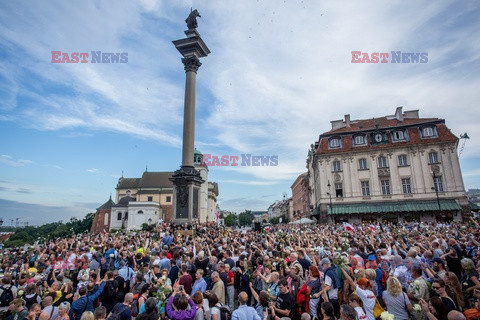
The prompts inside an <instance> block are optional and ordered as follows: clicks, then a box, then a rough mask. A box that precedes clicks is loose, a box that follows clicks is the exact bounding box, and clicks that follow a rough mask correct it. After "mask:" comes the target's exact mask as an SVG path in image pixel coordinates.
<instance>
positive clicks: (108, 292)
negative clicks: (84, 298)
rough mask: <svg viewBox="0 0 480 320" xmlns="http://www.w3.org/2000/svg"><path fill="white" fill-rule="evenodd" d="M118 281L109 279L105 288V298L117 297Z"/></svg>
mask: <svg viewBox="0 0 480 320" xmlns="http://www.w3.org/2000/svg"><path fill="white" fill-rule="evenodd" d="M117 286H118V284H117V282H116V281H115V280H110V281H107V283H106V284H105V289H104V290H103V296H104V298H108V299H115V297H116V296H117V290H116V289H117Z"/></svg>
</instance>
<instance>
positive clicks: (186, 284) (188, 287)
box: [178, 274, 193, 294]
mask: <svg viewBox="0 0 480 320" xmlns="http://www.w3.org/2000/svg"><path fill="white" fill-rule="evenodd" d="M192 283H193V279H192V276H191V275H189V274H185V275H183V276H182V277H181V278H180V281H178V284H179V285H183V290H185V292H186V293H187V294H190V293H192Z"/></svg>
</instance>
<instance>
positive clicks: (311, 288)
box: [307, 266, 322, 319]
mask: <svg viewBox="0 0 480 320" xmlns="http://www.w3.org/2000/svg"><path fill="white" fill-rule="evenodd" d="M308 271H309V272H308V274H309V276H308V277H307V294H308V295H310V303H309V308H308V310H309V311H308V313H309V314H310V316H311V317H312V319H318V317H317V311H318V310H317V309H318V304H319V302H320V299H321V297H320V296H319V295H318V293H319V292H320V291H321V290H322V282H321V281H320V272H319V271H318V268H317V267H315V266H310V267H309V268H308Z"/></svg>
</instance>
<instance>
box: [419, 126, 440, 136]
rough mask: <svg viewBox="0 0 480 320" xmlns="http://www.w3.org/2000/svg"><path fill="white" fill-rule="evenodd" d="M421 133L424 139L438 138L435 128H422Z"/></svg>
mask: <svg viewBox="0 0 480 320" xmlns="http://www.w3.org/2000/svg"><path fill="white" fill-rule="evenodd" d="M420 131H421V134H422V138H436V137H438V135H437V129H436V128H435V127H434V126H429V127H422V128H421V130H420Z"/></svg>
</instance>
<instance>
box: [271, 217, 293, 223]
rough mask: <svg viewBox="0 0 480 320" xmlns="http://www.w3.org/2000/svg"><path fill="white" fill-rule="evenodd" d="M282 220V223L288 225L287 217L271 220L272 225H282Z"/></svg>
mask: <svg viewBox="0 0 480 320" xmlns="http://www.w3.org/2000/svg"><path fill="white" fill-rule="evenodd" d="M280 218H282V223H288V222H289V221H288V219H287V217H286V216H285V215H281V216H280V217H275V218H272V219H270V223H271V224H279V223H280Z"/></svg>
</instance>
